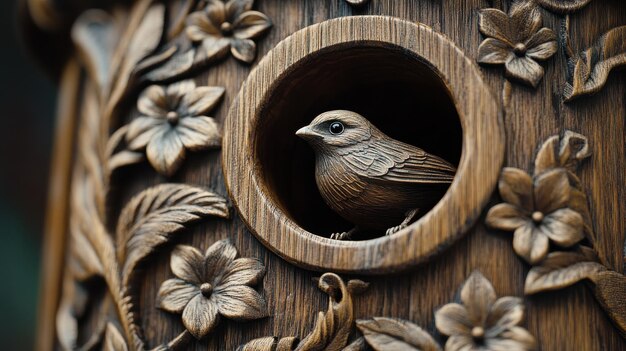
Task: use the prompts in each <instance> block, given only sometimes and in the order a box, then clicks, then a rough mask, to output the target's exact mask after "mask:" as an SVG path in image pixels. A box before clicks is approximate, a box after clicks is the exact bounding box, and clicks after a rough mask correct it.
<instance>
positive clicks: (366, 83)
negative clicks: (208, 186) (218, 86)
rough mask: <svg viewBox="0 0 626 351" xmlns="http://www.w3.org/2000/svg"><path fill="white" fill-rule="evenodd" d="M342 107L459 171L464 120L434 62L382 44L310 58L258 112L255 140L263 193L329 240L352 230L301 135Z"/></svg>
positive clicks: (286, 77)
mask: <svg viewBox="0 0 626 351" xmlns="http://www.w3.org/2000/svg"><path fill="white" fill-rule="evenodd" d="M338 109H343V110H351V111H355V112H357V113H359V114H361V115H363V116H365V117H366V118H367V119H369V120H370V121H371V122H372V123H373V124H374V125H375V126H376V127H378V128H379V129H380V130H381V131H383V132H384V133H385V134H387V135H388V136H390V137H392V138H394V139H398V140H400V141H403V142H405V143H408V144H412V145H415V146H418V147H420V148H422V149H424V150H425V151H427V152H429V153H432V154H434V155H437V156H440V157H442V158H444V159H446V160H447V161H449V162H451V163H452V164H454V165H457V166H458V163H459V160H460V157H461V151H462V129H461V124H460V120H459V116H458V114H457V111H456V108H455V106H454V102H453V100H452V98H451V97H450V94H449V91H448V89H447V87H446V86H445V84H444V82H443V81H442V79H441V78H440V77H439V76H438V75H437V73H436V72H435V71H434V69H433V68H431V67H430V66H429V65H428V64H426V63H425V62H423V61H421V60H420V59H419V58H418V57H416V56H414V55H413V54H411V53H410V52H407V51H406V50H404V49H402V48H399V47H395V46H390V45H387V44H384V45H383V44H381V43H362V42H360V43H354V44H352V45H341V46H335V47H331V48H327V49H325V50H322V51H319V52H317V53H316V54H314V55H310V56H309V57H307V58H306V59H303V60H301V61H300V62H298V63H297V64H295V65H294V66H293V67H292V68H291V69H290V70H289V71H288V72H286V73H285V74H283V76H282V77H280V79H278V80H277V81H276V82H275V83H274V85H273V86H272V89H270V93H269V94H268V96H266V97H265V100H264V103H263V106H262V107H261V109H260V110H259V111H258V112H257V113H259V114H260V115H259V116H261V118H259V119H257V120H258V121H259V124H258V125H257V126H255V127H254V128H255V129H254V133H253V134H254V135H253V138H254V139H255V145H256V148H255V149H256V150H257V151H256V152H257V154H256V155H255V156H256V160H257V170H258V171H257V173H258V175H259V176H260V177H261V182H260V184H261V186H262V187H263V188H264V189H263V190H264V191H265V192H266V193H267V195H269V196H270V197H271V198H272V200H273V202H274V203H275V204H276V205H277V206H278V207H279V208H280V209H281V210H282V211H283V212H284V213H285V214H286V215H287V216H289V217H290V219H291V220H292V221H294V222H295V223H296V224H298V225H299V226H301V227H302V228H304V229H305V230H307V231H309V232H311V233H315V234H317V235H320V236H325V237H328V236H330V234H331V233H335V232H343V231H347V230H349V229H350V228H352V227H353V225H352V224H351V223H349V222H347V221H346V220H344V219H343V218H341V217H340V216H339V215H337V214H336V213H335V212H333V211H332V210H331V209H330V208H329V207H328V206H327V205H326V203H325V202H324V200H323V199H322V197H321V195H320V193H319V191H318V189H317V185H316V184H315V157H314V153H313V150H312V149H311V147H310V146H309V145H308V144H307V143H306V142H305V141H304V140H302V139H300V138H298V137H297V136H296V135H295V132H296V130H298V129H299V128H301V127H303V126H305V125H308V124H309V123H310V122H311V121H312V120H313V119H314V118H315V117H316V116H317V115H319V114H320V113H323V112H326V111H330V110H338ZM427 212H428V210H427V209H423V210H422V211H420V214H419V215H420V216H423V215H424V214H426V213H427ZM382 234H384V233H369V235H367V234H366V235H362V236H360V237H359V238H355V239H369V238H372V237H377V236H380V235H382Z"/></svg>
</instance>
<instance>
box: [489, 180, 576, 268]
mask: <svg viewBox="0 0 626 351" xmlns="http://www.w3.org/2000/svg"><path fill="white" fill-rule="evenodd" d="M498 188H499V190H500V196H502V199H503V200H504V201H505V203H502V204H498V205H496V206H494V207H492V208H491V209H490V210H489V212H488V213H487V219H486V223H487V224H488V225H489V226H491V227H493V228H497V229H501V230H507V231H515V233H514V234H513V235H514V236H513V249H514V250H515V252H516V253H517V254H518V255H520V256H522V257H523V258H524V259H525V260H526V261H528V262H529V263H531V264H535V263H537V262H540V261H541V260H543V259H544V257H545V256H546V255H547V254H548V249H549V240H552V241H553V242H555V243H556V244H558V245H560V246H564V247H569V246H572V245H574V244H576V243H577V242H579V241H580V240H582V239H583V218H582V216H581V215H580V214H579V213H578V212H576V211H574V210H572V209H571V208H569V207H568V203H569V200H570V192H571V187H570V184H569V180H568V177H567V171H565V169H563V168H555V169H551V170H549V171H546V172H543V173H541V174H539V175H538V176H535V178H534V180H533V179H531V177H530V175H528V173H526V172H524V171H522V170H520V169H517V168H505V169H504V170H503V172H502V176H501V178H500V182H499V183H498Z"/></svg>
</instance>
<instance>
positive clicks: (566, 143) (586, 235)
mask: <svg viewBox="0 0 626 351" xmlns="http://www.w3.org/2000/svg"><path fill="white" fill-rule="evenodd" d="M590 155H591V153H590V150H589V144H588V141H587V138H586V137H584V136H582V135H580V134H577V133H574V132H571V131H566V132H565V134H564V135H563V136H562V137H560V136H558V135H555V136H552V137H550V138H549V139H548V140H547V141H546V142H544V143H543V145H542V146H541V149H540V150H539V152H538V153H537V156H536V158H535V167H534V172H533V175H532V177H531V175H529V174H527V173H526V172H525V171H523V170H520V169H516V168H505V169H504V170H503V172H502V176H501V178H500V182H499V184H498V189H499V191H500V196H501V197H502V200H504V202H503V203H501V204H498V205H496V206H494V207H492V208H491V209H490V210H489V212H488V213H487V218H486V223H487V225H488V226H489V227H492V228H495V229H500V230H505V231H514V234H513V249H514V250H515V252H516V253H517V254H518V255H519V256H521V257H522V258H523V259H524V260H526V261H527V262H528V263H529V264H531V266H532V268H531V269H530V271H529V273H528V275H527V276H526V283H525V286H524V292H525V294H527V295H532V294H536V293H540V292H543V291H549V290H558V289H562V288H565V287H568V286H570V285H573V284H575V283H577V282H579V281H583V280H585V281H587V282H589V283H590V286H591V288H592V290H593V292H594V294H595V296H596V299H597V300H598V302H600V304H601V305H602V307H603V308H604V310H605V311H606V312H607V314H608V315H609V317H610V318H611V320H612V321H613V322H614V325H615V326H616V327H617V328H618V329H619V331H620V332H621V333H622V334H623V335H624V334H625V333H626V307H625V306H626V277H624V276H623V275H621V274H619V273H617V272H614V271H612V270H610V269H609V268H607V266H606V265H605V264H604V263H603V260H602V259H601V258H600V257H598V255H597V252H596V250H595V249H594V242H595V239H596V234H595V232H594V229H593V224H592V222H591V216H590V213H589V207H588V203H587V195H586V192H585V190H584V188H583V185H582V183H581V181H580V179H579V178H578V176H577V175H576V173H575V171H576V170H577V168H578V167H579V165H580V163H581V162H582V161H583V160H584V159H586V158H588V157H589V156H590ZM584 239H586V240H584Z"/></svg>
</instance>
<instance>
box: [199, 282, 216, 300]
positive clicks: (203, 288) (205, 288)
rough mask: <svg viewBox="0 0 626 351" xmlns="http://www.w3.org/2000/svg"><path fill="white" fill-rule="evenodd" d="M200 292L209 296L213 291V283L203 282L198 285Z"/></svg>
mask: <svg viewBox="0 0 626 351" xmlns="http://www.w3.org/2000/svg"><path fill="white" fill-rule="evenodd" d="M200 292H201V293H202V295H204V297H207V298H208V297H210V296H211V294H212V293H213V285H211V284H209V283H203V284H202V285H200Z"/></svg>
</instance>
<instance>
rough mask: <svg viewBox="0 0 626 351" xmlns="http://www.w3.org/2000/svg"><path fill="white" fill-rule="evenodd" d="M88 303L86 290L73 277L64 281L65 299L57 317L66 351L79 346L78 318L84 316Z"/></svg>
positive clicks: (60, 337) (60, 335) (59, 334)
mask: <svg viewBox="0 0 626 351" xmlns="http://www.w3.org/2000/svg"><path fill="white" fill-rule="evenodd" d="M87 301H88V294H87V291H85V289H84V288H83V287H82V286H80V285H79V284H78V283H77V282H75V281H73V280H72V279H71V277H68V278H65V279H64V281H63V297H62V298H61V302H60V303H59V309H58V310H57V315H56V330H57V337H58V339H59V343H60V344H61V347H62V348H63V349H64V350H75V349H76V348H77V347H78V345H77V341H78V317H80V316H82V314H83V312H84V310H85V307H86V305H87Z"/></svg>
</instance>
